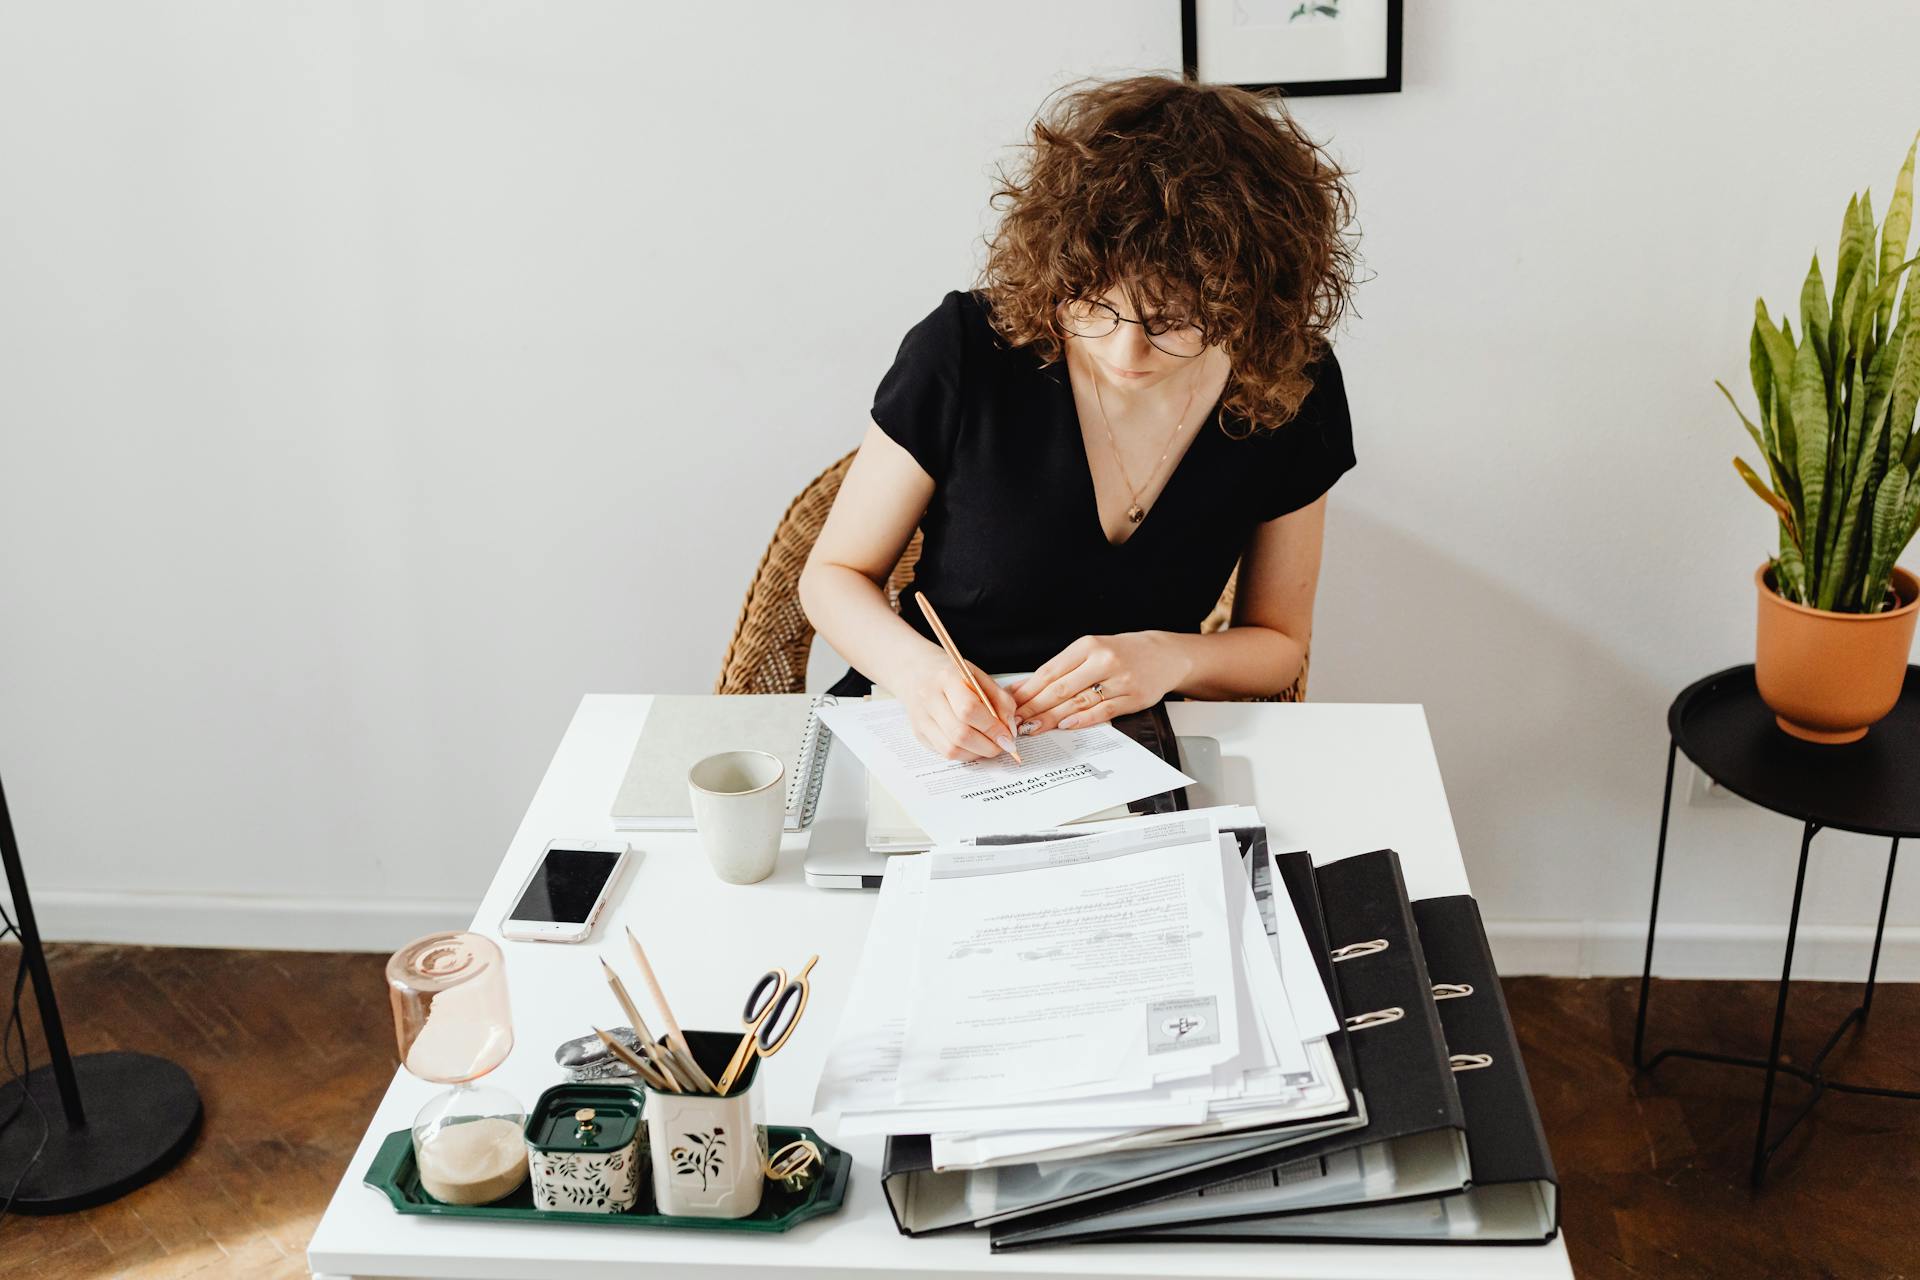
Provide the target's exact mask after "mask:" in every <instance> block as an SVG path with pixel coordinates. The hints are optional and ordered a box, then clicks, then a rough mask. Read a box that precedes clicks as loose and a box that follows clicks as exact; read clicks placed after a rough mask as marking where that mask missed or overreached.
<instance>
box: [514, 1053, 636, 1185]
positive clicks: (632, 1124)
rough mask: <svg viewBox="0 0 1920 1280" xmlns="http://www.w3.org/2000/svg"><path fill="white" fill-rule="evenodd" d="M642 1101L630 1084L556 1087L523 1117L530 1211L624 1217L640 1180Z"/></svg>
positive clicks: (561, 1085)
mask: <svg viewBox="0 0 1920 1280" xmlns="http://www.w3.org/2000/svg"><path fill="white" fill-rule="evenodd" d="M644 1103H645V1097H644V1095H642V1093H641V1092H640V1090H638V1089H636V1088H635V1087H633V1086H632V1085H630V1084H624V1083H619V1082H595V1083H583V1084H557V1085H554V1086H553V1087H552V1088H550V1089H548V1090H547V1091H546V1092H545V1093H543V1094H541V1095H540V1100H539V1101H538V1102H536V1103H534V1105H533V1110H532V1111H531V1112H530V1113H529V1114H528V1116H527V1128H526V1135H527V1166H528V1169H529V1171H530V1172H531V1174H532V1183H533V1204H534V1207H535V1208H536V1209H550V1210H551V1209H562V1210H567V1211H570V1212H573V1213H625V1212H626V1211H627V1210H629V1209H631V1208H633V1205H634V1201H635V1200H636V1199H637V1198H638V1196H639V1191H640V1183H641V1179H642V1178H643V1177H644V1176H645V1174H646V1166H647V1144H646V1143H645V1142H643V1141H642V1140H641V1133H640V1130H641V1124H640V1112H641V1109H642V1107H643V1105H644Z"/></svg>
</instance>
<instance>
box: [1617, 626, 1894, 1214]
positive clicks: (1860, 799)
mask: <svg viewBox="0 0 1920 1280" xmlns="http://www.w3.org/2000/svg"><path fill="white" fill-rule="evenodd" d="M1667 732H1668V735H1669V741H1668V744H1667V789H1666V797H1665V799H1664V800H1663V801H1662V802H1661V809H1660V844H1659V848H1658V850H1657V852H1656V853H1655V855H1654V862H1653V906H1652V908H1651V909H1649V911H1648V912H1647V959H1646V964H1645V966H1644V967H1643V968H1642V969H1641V972H1640V1012H1639V1015H1638V1017H1637V1018H1636V1019H1635V1021H1634V1029H1633V1065H1634V1066H1635V1068H1637V1069H1638V1070H1641V1071H1651V1070H1653V1069H1654V1068H1655V1067H1657V1066H1659V1065H1660V1064H1661V1063H1662V1062H1664V1061H1666V1060H1667V1059H1668V1058H1693V1059H1697V1060H1698V1061H1701V1062H1718V1063H1722V1064H1725V1065H1727V1066H1735V1067H1753V1068H1756V1069H1759V1070H1762V1071H1765V1072H1766V1073H1767V1083H1766V1086H1765V1088H1764V1089H1762V1090H1761V1094H1760V1125H1759V1131H1758V1132H1757V1133H1756V1134H1755V1135H1754V1140H1753V1185H1755V1186H1756V1187H1757V1186H1759V1185H1760V1183H1761V1182H1762V1180H1763V1179H1765V1177H1766V1172H1767V1162H1768V1161H1769V1160H1771V1159H1772V1158H1773V1155H1774V1153H1775V1152H1776V1151H1778V1150H1779V1149H1780V1144H1781V1143H1783V1142H1785V1141H1786V1139H1787V1135H1788V1134H1790V1133H1792V1132H1793V1129H1794V1126H1796V1125H1798V1124H1799V1123H1800V1122H1801V1121H1802V1120H1804V1119H1806V1117H1807V1115H1808V1113H1810V1112H1811V1111H1812V1110H1813V1106H1814V1104H1815V1103H1816V1102H1818V1101H1819V1100H1820V1098H1821V1095H1822V1094H1824V1093H1825V1092H1826V1091H1827V1090H1829V1089H1832V1090H1835V1091H1838V1092H1843V1093H1864V1094H1872V1095H1874V1096H1876V1097H1882V1098H1911V1099H1916V1100H1920V1091H1916V1090H1908V1089H1882V1088H1875V1087H1872V1086H1869V1085H1861V1084H1846V1083H1843V1082H1841V1081H1839V1080H1829V1079H1827V1077H1826V1075H1825V1074H1824V1073H1823V1072H1822V1071H1821V1069H1820V1066H1821V1063H1822V1062H1824V1061H1825V1060H1826V1057H1827V1055H1828V1054H1829V1053H1831V1052H1832V1051H1833V1048H1834V1046H1835V1045H1837V1044H1839V1043H1840V1037H1841V1036H1843V1035H1845V1034H1846V1032H1847V1029H1848V1028H1849V1027H1853V1026H1860V1025H1864V1024H1865V1023H1866V1020H1867V1011H1868V1010H1869V1009H1870V1008H1872V1006H1873V980H1874V976H1875V974H1876V973H1877V972H1878V970H1879V968H1880V939H1881V937H1882V935H1884V934H1885V933H1886V930H1887V897H1888V895H1889V894H1891V893H1892V891H1893V866H1894V862H1895V861H1896V860H1897V859H1898V858H1899V856H1900V841H1901V839H1902V838H1903V837H1908V836H1916V835H1920V667H1913V666H1910V667H1908V668H1907V678H1906V682H1905V684H1904V685H1903V686H1902V688H1901V691H1900V701H1899V703H1898V704H1897V705H1896V706H1895V707H1894V709H1893V711H1892V713H1891V714H1890V715H1888V716H1887V718H1886V719H1884V720H1882V721H1880V722H1879V723H1878V724H1876V725H1874V726H1873V727H1872V728H1871V729H1869V730H1868V731H1867V736H1866V737H1864V738H1862V739H1861V740H1860V741H1858V742H1850V743H1847V744H1845V745H1842V746H1823V745H1816V744H1814V743H1811V742H1802V741H1801V740H1800V739H1798V738H1795V737H1792V736H1791V735H1789V734H1787V733H1786V732H1784V731H1783V730H1782V729H1781V728H1780V727H1779V726H1778V725H1776V724H1775V723H1774V719H1773V712H1772V711H1771V710H1769V709H1768V707H1767V706H1766V704H1765V703H1763V702H1761V701H1760V695H1759V692H1758V691H1757V690H1756V689H1755V688H1754V683H1753V666H1752V664H1748V665H1746V666H1742V667H1730V668H1728V669H1727V670H1725V671H1722V672H1720V673H1719V674H1717V675H1711V676H1708V677H1707V678H1706V679H1704V680H1699V681H1696V682H1695V683H1694V684H1692V685H1690V686H1688V688H1687V689H1686V691H1685V692H1683V693H1682V694H1681V695H1680V696H1679V697H1677V698H1675V699H1674V700H1673V706H1672V707H1671V708H1669V709H1668V711H1667ZM1680 751H1684V752H1686V754H1687V759H1689V760H1691V761H1693V763H1694V765H1695V766H1696V767H1697V768H1699V769H1700V770H1701V771H1702V772H1704V773H1705V774H1706V775H1707V776H1708V777H1710V778H1712V779H1713V780H1714V781H1715V782H1718V783H1719V784H1720V785H1721V786H1723V787H1725V788H1726V789H1727V790H1729V791H1731V792H1733V793H1734V794H1735V795H1737V796H1739V797H1741V798H1742V799H1745V800H1750V801H1752V802H1753V803H1754V804H1757V805H1759V806H1761V807H1762V808H1766V809H1771V810H1773V811H1774V812H1775V813H1780V814H1784V815H1786V816H1787V817H1790V818H1798V819H1799V820H1800V823H1801V832H1800V869H1799V871H1798V872H1797V873H1796V874H1795V876H1794V880H1793V909H1792V911H1791V913H1790V914H1789V915H1788V917H1787V954H1786V959H1785V960H1783V961H1782V962H1781V965H1780V994H1779V997H1778V999H1777V1001H1776V1002H1775V1005H1774V1013H1773V1039H1772V1043H1771V1045H1770V1047H1769V1048H1768V1050H1767V1056H1766V1058H1765V1059H1764V1060H1763V1059H1760V1058H1740V1057H1735V1056H1733V1055H1731V1054H1725V1053H1708V1052H1704V1051H1701V1050H1697V1049H1663V1050H1661V1051H1660V1052H1659V1053H1657V1054H1655V1055H1654V1056H1653V1058H1652V1059H1651V1060H1648V1059H1646V1058H1645V1057H1644V1056H1643V1050H1644V1048H1645V1042H1646V1034H1647V989H1648V986H1649V985H1650V982H1651V979H1652V976H1653V939H1654V930H1655V927H1656V925H1657V923H1658V921H1659V917H1660V874H1661V872H1662V871H1663V870H1664V869H1665V866H1666V861H1667V819H1668V817H1669V815H1670V814H1671V813H1672V811H1673V763H1674V756H1675V753H1676V752H1680ZM1829 827H1831V828H1833V829H1834V830H1836V831H1858V832H1861V833H1863V834H1866V835H1873V836H1888V837H1891V838H1892V841H1893V847H1892V848H1891V849H1890V850H1889V851H1888V853H1887V881H1886V885H1885V886H1884V887H1883V888H1882V889H1881V891H1880V923H1879V924H1878V925H1877V926H1876V927H1875V929H1874V933H1873V959H1872V960H1871V961H1870V962H1869V964H1868V966H1867V987H1866V991H1865V993H1864V994H1863V995H1862V996H1861V997H1860V1005H1859V1007H1858V1008H1856V1009H1855V1010H1854V1011H1853V1012H1852V1013H1850V1014H1848V1015H1847V1016H1846V1017H1845V1018H1844V1019H1842V1020H1841V1023H1840V1025H1839V1026H1838V1027H1835V1028H1834V1031H1833V1034H1832V1035H1831V1036H1828V1037H1827V1042H1826V1044H1825V1045H1823V1046H1822V1047H1821V1049H1820V1052H1819V1053H1817V1054H1815V1055H1814V1056H1813V1061H1812V1062H1811V1063H1809V1064H1808V1065H1807V1066H1805V1067H1801V1066H1796V1065H1794V1064H1792V1063H1783V1062H1781V1061H1780V1030H1781V1028H1782V1026H1784V1025H1785V1023H1786V1018H1787V983H1788V980H1789V979H1790V978H1791V977H1792V976H1793V943H1794V938H1795V936H1796V935H1797V934H1798V933H1799V931H1800V895H1801V890H1803V889H1804V888H1805V887H1806V883H1807V854H1808V852H1809V850H1811V849H1812V847H1813V837H1814V836H1815V834H1817V833H1818V832H1820V831H1823V830H1825V829H1827V828H1829ZM1783 1071H1784V1072H1786V1073H1787V1074H1788V1075H1790V1076H1794V1077H1796V1078H1798V1079H1800V1080H1804V1081H1806V1082H1807V1083H1808V1084H1809V1085H1811V1086H1812V1092H1811V1093H1810V1094H1809V1095H1808V1097H1807V1099H1806V1101H1805V1102H1803V1103H1802V1104H1801V1105H1800V1108H1799V1110H1797V1111H1795V1112H1794V1114H1793V1117H1792V1119H1790V1120H1788V1121H1787V1124H1786V1127H1785V1128H1784V1129H1782V1130H1781V1131H1780V1135H1779V1137H1777V1138H1775V1139H1774V1140H1773V1141H1772V1142H1768V1141H1767V1132H1768V1129H1769V1128H1770V1127H1771V1126H1770V1124H1769V1121H1770V1120H1771V1119H1772V1115H1773V1083H1774V1079H1775V1077H1776V1076H1778V1075H1779V1073H1780V1072H1783Z"/></svg>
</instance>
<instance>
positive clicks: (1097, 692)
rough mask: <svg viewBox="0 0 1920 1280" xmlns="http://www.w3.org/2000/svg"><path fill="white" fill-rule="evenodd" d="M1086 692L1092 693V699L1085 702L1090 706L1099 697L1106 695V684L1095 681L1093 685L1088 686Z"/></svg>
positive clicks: (1098, 699)
mask: <svg viewBox="0 0 1920 1280" xmlns="http://www.w3.org/2000/svg"><path fill="white" fill-rule="evenodd" d="M1087 692H1088V693H1090V694H1092V695H1093V698H1092V700H1091V701H1089V702H1088V703H1087V705H1088V706H1090V707H1091V706H1093V705H1095V704H1096V703H1098V702H1099V701H1100V700H1101V699H1103V698H1105V697H1106V696H1107V689H1106V686H1105V685H1103V684H1100V683H1098V682H1097V681H1096V682H1095V683H1094V684H1093V685H1091V686H1089V687H1088V689H1087Z"/></svg>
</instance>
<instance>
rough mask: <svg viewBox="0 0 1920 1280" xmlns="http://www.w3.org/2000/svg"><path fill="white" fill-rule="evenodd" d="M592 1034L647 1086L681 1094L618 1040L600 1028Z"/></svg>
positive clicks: (676, 1086)
mask: <svg viewBox="0 0 1920 1280" xmlns="http://www.w3.org/2000/svg"><path fill="white" fill-rule="evenodd" d="M593 1033H594V1034H595V1035H597V1036H599V1037H600V1040H601V1042H602V1043H604V1044H605V1045H606V1046H607V1048H608V1049H611V1050H612V1051H613V1056H614V1057H616V1058H618V1059H620V1061H622V1062H624V1063H626V1064H627V1065H628V1066H629V1067H632V1068H633V1070H634V1072H635V1073H636V1074H637V1075H638V1076H639V1077H640V1078H641V1079H642V1080H645V1081H646V1082H647V1083H648V1084H650V1085H652V1086H653V1087H654V1088H656V1089H667V1090H670V1091H671V1092H674V1093H680V1092H682V1090H681V1088H680V1086H679V1085H677V1084H675V1083H673V1082H672V1081H671V1080H668V1079H666V1078H664V1077H663V1076H661V1075H660V1074H659V1073H658V1072H656V1071H655V1070H654V1069H653V1068H652V1067H651V1066H649V1065H647V1064H646V1063H645V1062H643V1061H641V1060H640V1059H639V1058H638V1057H636V1056H635V1055H634V1053H633V1051H632V1050H631V1049H629V1048H627V1046H625V1045H623V1044H621V1043H620V1042H619V1041H618V1040H615V1039H614V1038H613V1037H612V1036H610V1035H608V1034H607V1033H606V1032H604V1031H602V1030H601V1029H600V1028H598V1027H595V1028H594V1029H593Z"/></svg>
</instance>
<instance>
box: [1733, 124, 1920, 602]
mask: <svg viewBox="0 0 1920 1280" xmlns="http://www.w3.org/2000/svg"><path fill="white" fill-rule="evenodd" d="M1915 147H1920V137H1916V138H1915V142H1914V147H1909V148H1908V149H1907V160H1906V163H1905V164H1904V165H1902V166H1901V169H1900V176H1899V178H1898V179H1897V180H1896V181H1895V183H1894V188H1893V199H1892V201H1891V202H1890V203H1889V204H1888V206H1887V220H1886V222H1885V223H1884V224H1883V225H1878V226H1876V224H1875V222H1874V218H1873V193H1872V190H1871V189H1869V190H1868V191H1867V192H1866V193H1864V194H1861V195H1856V196H1854V197H1853V198H1852V199H1850V200H1848V201H1847V213H1846V217H1845V219H1844V220H1843V221H1842V222H1841V224H1840V249H1839V253H1838V254H1837V255H1836V257H1835V262H1836V267H1835V271H1834V279H1833V289H1832V292H1831V294H1829V292H1828V290H1827V286H1826V283H1825V281H1824V280H1823V279H1822V278H1821V274H1820V255H1819V254H1818V253H1816V254H1814V257H1813V265H1812V266H1811V267H1810V268H1809V269H1808V271H1807V279H1806V283H1805V284H1804V285H1803V286H1802V287H1801V290H1800V334H1799V337H1798V338H1796V337H1795V336H1794V332H1793V321H1792V318H1791V317H1790V316H1789V315H1787V314H1786V313H1785V312H1783V313H1782V314H1781V317H1780V322H1779V324H1778V325H1776V324H1775V323H1774V321H1773V318H1772V317H1771V316H1770V315H1768V313H1767V304H1766V300H1765V299H1756V300H1755V302H1754V320H1753V336H1752V340H1751V342H1750V343H1749V360H1748V363H1749V367H1750V369H1751V372H1752V376H1753V393H1754V395H1755V396H1756V397H1757V398H1758V400H1759V404H1760V412H1759V417H1760V425H1758V426H1755V425H1754V424H1753V422H1752V420H1751V419H1749V418H1748V417H1747V415H1746V414H1745V413H1744V412H1742V411H1741V409H1740V405H1739V402H1738V401H1736V400H1735V399H1734V398H1733V393H1732V392H1731V391H1728V390H1727V388H1726V384H1724V383H1722V382H1720V381H1719V380H1718V379H1716V380H1715V382H1714V385H1715V386H1717V387H1719V388H1720V390H1721V392H1722V394H1724V395H1725V396H1726V397H1727V402H1728V403H1729V404H1732V405H1733V411H1734V412H1735V413H1736V414H1739V416H1740V421H1741V423H1742V425H1744V426H1745V427H1746V429H1747V434H1748V435H1750V436H1752V437H1753V443H1754V444H1755V445H1756V446H1757V447H1758V448H1759V450H1760V456H1761V457H1762V458H1764V459H1765V460H1766V468H1767V476H1766V479H1764V480H1763V479H1762V478H1761V477H1760V476H1759V474H1757V473H1756V472H1755V471H1754V469H1753V468H1752V467H1750V466H1748V465H1747V463H1746V462H1745V461H1743V460H1742V459H1740V458H1738V457H1736V458H1734V460H1733V465H1734V469H1735V470H1737V471H1738V472H1739V473H1740V476H1741V478H1742V479H1744V480H1745V481H1746V482H1747V484H1748V486H1749V487H1751V488H1752V489H1753V491H1754V492H1755V493H1757V494H1759V495H1760V497H1761V499H1762V500H1764V501H1765V502H1766V504H1767V505H1768V506H1769V507H1771V508H1773V511H1774V514H1775V515H1777V516H1778V517H1779V521H1780V551H1779V554H1778V555H1777V556H1775V557H1773V559H1772V569H1773V572H1772V580H1773V584H1774V589H1775V590H1776V591H1777V592H1779V594H1780V595H1781V596H1783V597H1784V598H1786V599H1788V600H1791V601H1793V602H1795V603H1796V604H1803V605H1809V606H1811V607H1813V608H1817V609H1826V610H1831V611H1834V612H1838V613H1879V612H1881V611H1882V610H1884V609H1887V608H1891V607H1893V606H1894V605H1895V604H1896V603H1897V601H1896V600H1895V598H1894V597H1893V595H1892V593H1891V592H1890V590H1889V588H1888V580H1889V577H1890V575H1891V573H1892V571H1893V564H1894V561H1895V560H1896V559H1897V558H1898V557H1899V555H1900V553H1901V551H1902V550H1904V549H1905V548H1906V545H1907V543H1908V542H1909V541H1911V540H1912V538H1913V535H1914V531H1915V528H1916V526H1920V476H1916V475H1915V472H1916V470H1920V434H1915V432H1914V430H1913V421H1914V407H1915V402H1916V399H1920V317H1916V315H1915V312H1916V310H1920V297H1917V296H1916V294H1920V288H1916V285H1915V281H1916V280H1920V271H1911V272H1909V271H1908V268H1909V267H1912V266H1913V265H1914V264H1915V263H1916V262H1920V258H1907V256H1906V253H1907V231H1908V228H1909V225H1910V224H1911V222H1912V220H1913V158H1914V148H1915ZM1876 239H1877V241H1878V244H1877V248H1876V243H1875V242H1876ZM1903 274H1904V275H1905V276H1906V280H1907V282H1906V287H1905V289H1904V290H1901V289H1900V278H1901V276H1902V275H1903ZM1896 291H1898V292H1900V299H1899V301H1900V315H1899V320H1898V322H1895V320H1894V295H1895V293H1896Z"/></svg>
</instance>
